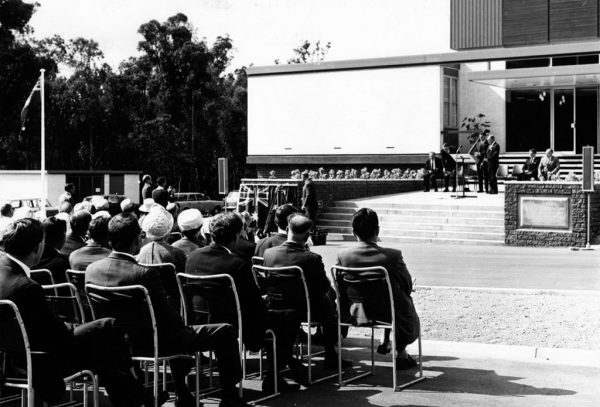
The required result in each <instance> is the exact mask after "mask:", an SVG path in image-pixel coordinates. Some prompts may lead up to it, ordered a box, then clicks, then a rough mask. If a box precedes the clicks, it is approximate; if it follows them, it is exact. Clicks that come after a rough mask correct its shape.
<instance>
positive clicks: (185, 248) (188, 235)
mask: <svg viewBox="0 0 600 407" xmlns="http://www.w3.org/2000/svg"><path fill="white" fill-rule="evenodd" d="M177 220H178V222H179V230H181V234H182V235H183V238H181V239H179V240H178V241H176V242H175V243H173V247H175V248H177V249H179V250H181V251H182V252H183V253H184V254H185V255H186V257H187V256H189V255H190V253H191V252H193V251H194V250H196V249H199V248H201V247H204V246H206V242H205V241H204V239H203V238H202V237H201V236H200V231H201V230H202V224H203V218H202V214H201V213H200V211H199V210H198V209H186V210H185V211H183V212H181V213H180V214H179V217H178V218H177Z"/></svg>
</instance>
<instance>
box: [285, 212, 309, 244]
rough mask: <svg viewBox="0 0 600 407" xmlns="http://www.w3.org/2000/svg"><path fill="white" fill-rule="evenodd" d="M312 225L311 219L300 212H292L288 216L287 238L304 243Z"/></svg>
mask: <svg viewBox="0 0 600 407" xmlns="http://www.w3.org/2000/svg"><path fill="white" fill-rule="evenodd" d="M312 227H313V223H312V221H311V220H310V219H309V218H308V217H306V216H304V215H303V214H301V213H293V214H291V215H290V216H289V217H288V240H293V241H294V242H296V243H302V244H304V243H306V240H308V236H309V235H310V231H311V229H312Z"/></svg>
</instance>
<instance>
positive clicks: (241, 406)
mask: <svg viewBox="0 0 600 407" xmlns="http://www.w3.org/2000/svg"><path fill="white" fill-rule="evenodd" d="M219 407H250V405H249V404H248V403H246V402H245V401H244V400H243V399H242V398H241V397H240V396H238V395H237V394H236V395H232V396H229V397H225V396H223V398H222V399H221V402H220V403H219Z"/></svg>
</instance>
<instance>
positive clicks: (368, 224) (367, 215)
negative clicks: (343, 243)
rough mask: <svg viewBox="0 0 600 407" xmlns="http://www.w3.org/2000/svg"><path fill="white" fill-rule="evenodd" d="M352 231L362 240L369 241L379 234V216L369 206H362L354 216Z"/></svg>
mask: <svg viewBox="0 0 600 407" xmlns="http://www.w3.org/2000/svg"><path fill="white" fill-rule="evenodd" d="M352 232H353V233H354V234H355V235H356V237H358V238H359V239H360V240H362V241H369V240H370V239H373V238H374V237H377V235H379V218H378V217H377V213H376V212H375V211H374V210H372V209H369V208H361V209H359V210H358V211H356V213H355V214H354V216H353V217H352Z"/></svg>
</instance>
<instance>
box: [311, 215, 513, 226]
mask: <svg viewBox="0 0 600 407" xmlns="http://www.w3.org/2000/svg"><path fill="white" fill-rule="evenodd" d="M351 222H352V216H351V215H347V216H346V215H337V214H333V213H326V214H322V215H320V216H319V224H321V223H322V224H328V225H332V226H345V225H346V224H348V225H350V224H351ZM379 223H381V224H383V223H385V224H395V223H399V224H403V223H419V224H449V225H490V226H503V225H504V218H466V217H452V218H448V217H445V216H406V215H384V216H379Z"/></svg>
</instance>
